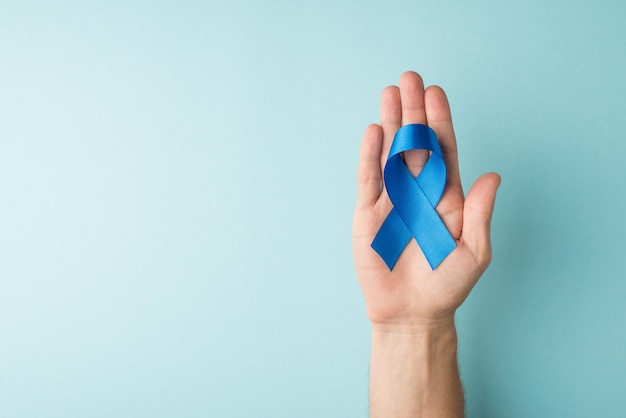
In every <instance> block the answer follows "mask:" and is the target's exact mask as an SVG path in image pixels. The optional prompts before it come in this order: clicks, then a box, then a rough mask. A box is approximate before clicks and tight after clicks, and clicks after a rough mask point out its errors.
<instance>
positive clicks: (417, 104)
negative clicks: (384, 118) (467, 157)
mask: <svg viewBox="0 0 626 418" xmlns="http://www.w3.org/2000/svg"><path fill="white" fill-rule="evenodd" d="M400 102H401V104H402V125H410V124H413V123H422V124H426V109H425V107H424V81H423V80H422V77H421V76H420V75H419V74H417V73H415V72H413V71H407V72H405V73H403V74H402V75H401V76H400ZM428 156H429V154H428V151H426V150H411V151H406V152H405V153H404V162H405V163H406V165H407V167H408V168H409V170H410V171H411V174H413V176H414V177H417V175H418V174H419V173H420V171H422V168H424V164H426V161H428Z"/></svg>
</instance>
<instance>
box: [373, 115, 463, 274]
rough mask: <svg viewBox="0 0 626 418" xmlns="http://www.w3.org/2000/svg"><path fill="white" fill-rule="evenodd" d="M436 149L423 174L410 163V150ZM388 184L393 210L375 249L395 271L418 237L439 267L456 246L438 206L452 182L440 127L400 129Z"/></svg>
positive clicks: (386, 175) (389, 162)
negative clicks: (415, 173) (438, 131)
mask: <svg viewBox="0 0 626 418" xmlns="http://www.w3.org/2000/svg"><path fill="white" fill-rule="evenodd" d="M414 149H422V150H428V151H432V152H431V154H430V158H429V159H428V161H427V162H426V164H425V165H424V168H423V169H422V171H421V172H420V173H419V175H418V176H417V177H413V175H412V174H411V172H410V171H409V169H408V167H407V166H406V164H405V163H404V159H403V158H402V153H403V152H404V151H409V150H414ZM384 179H385V187H386V188H387V194H388V195H389V199H390V200H391V203H393V209H392V210H391V212H390V213H389V215H387V219H385V222H383V224H382V226H381V227H380V229H379V230H378V233H377V234H376V237H375V238H374V241H373V242H372V248H373V249H374V250H375V251H376V252H377V253H378V254H379V255H380V256H381V257H382V259H383V260H384V261H385V264H387V267H389V270H393V267H394V266H395V265H396V262H397V261H398V258H400V255H401V254H402V252H403V251H404V248H405V247H406V246H407V244H408V243H409V241H410V240H411V238H413V237H414V238H415V240H416V241H417V243H418V244H419V246H420V248H421V249H422V252H423V253H424V255H425V256H426V260H428V264H430V267H431V268H432V269H433V270H434V269H436V268H437V266H438V265H439V264H440V263H441V262H442V261H443V259H444V258H446V257H447V256H448V254H450V253H451V252H452V250H454V249H455V248H456V242H455V241H454V239H453V238H452V236H451V235H450V232H448V230H447V228H446V226H445V225H444V223H443V221H442V220H441V218H440V217H439V215H438V214H437V212H436V211H435V208H436V207H437V205H438V204H439V200H440V199H441V196H442V195H443V190H444V188H445V186H446V164H445V162H444V160H443V155H442V154H441V148H440V147H439V141H437V135H436V134H435V131H433V130H432V129H431V128H429V127H428V126H426V125H421V124H413V125H405V126H403V127H401V128H400V129H398V132H396V136H395V137H394V139H393V143H392V144H391V149H390V150H389V157H388V158H387V163H386V164H385V172H384Z"/></svg>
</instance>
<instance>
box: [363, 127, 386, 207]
mask: <svg viewBox="0 0 626 418" xmlns="http://www.w3.org/2000/svg"><path fill="white" fill-rule="evenodd" d="M382 145H383V130H382V128H381V127H380V125H376V124H371V125H369V126H368V127H367V128H366V129H365V133H364V134H363V141H362V142H361V152H360V157H359V170H358V175H357V179H358V188H357V209H358V208H363V207H368V206H372V205H374V203H376V200H378V197H379V196H380V193H381V191H382V187H383V185H382V172H381V165H380V154H381V151H382Z"/></svg>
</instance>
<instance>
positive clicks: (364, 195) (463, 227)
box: [353, 72, 500, 327]
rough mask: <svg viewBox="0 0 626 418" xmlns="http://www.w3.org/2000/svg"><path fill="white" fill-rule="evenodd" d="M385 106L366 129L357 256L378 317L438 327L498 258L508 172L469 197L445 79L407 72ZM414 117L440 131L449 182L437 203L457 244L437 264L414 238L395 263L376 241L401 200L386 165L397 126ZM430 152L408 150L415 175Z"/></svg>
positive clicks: (372, 313)
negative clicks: (394, 197)
mask: <svg viewBox="0 0 626 418" xmlns="http://www.w3.org/2000/svg"><path fill="white" fill-rule="evenodd" d="M380 112H381V115H380V125H377V124H372V125H370V126H368V127H367V129H366V131H365V134H364V136H363V142H362V145H361V152H360V164H359V171H358V198H357V205H356V210H355V214H354V224H353V247H354V262H355V267H356V274H357V278H358V280H359V283H360V286H361V289H362V291H363V295H364V297H365V303H366V308H367V314H368V316H369V318H370V320H371V321H372V323H373V325H389V326H402V327H430V326H437V325H438V324H440V323H444V322H446V323H449V322H450V321H451V320H452V321H453V318H454V312H455V311H456V309H457V308H458V307H459V306H460V305H461V303H463V301H464V300H465V298H466V297H467V295H468V294H469V292H470V291H471V289H472V288H473V286H474V285H475V284H476V282H477V281H478V279H479V278H480V276H481V274H482V273H483V272H484V271H485V269H486V268H487V266H488V265H489V263H490V261H491V242H490V224H491V215H492V212H493V206H494V201H495V196H496V190H497V189H498V186H499V184H500V176H499V175H497V174H495V173H489V174H484V175H483V176H481V177H480V178H479V179H478V180H476V182H475V183H474V185H473V186H472V187H471V189H470V191H469V193H468V195H467V198H464V195H463V188H462V186H461V179H460V176H459V166H458V157H457V146H456V138H455V135H454V130H453V128H452V118H451V114H450V107H449V104H448V100H447V98H446V95H445V93H444V91H443V90H442V89H441V88H439V87H437V86H431V87H429V88H428V89H426V90H424V84H423V81H422V78H421V77H420V76H419V74H417V73H414V72H406V73H404V74H402V76H401V77H400V87H399V88H398V87H396V86H390V87H387V88H386V89H385V90H384V91H383V93H382V97H381V110H380ZM414 123H421V124H426V125H428V126H430V127H431V128H432V129H433V130H434V131H435V133H436V134H437V138H438V139H439V143H440V145H441V150H442V153H443V157H444V160H445V162H446V166H447V182H446V186H445V191H444V194H443V196H442V198H441V200H440V202H439V205H438V206H437V208H436V210H437V213H438V214H439V216H440V217H441V219H442V220H443V222H444V224H445V225H446V227H447V228H448V231H449V232H450V234H451V235H452V237H453V238H454V239H455V241H456V242H457V247H456V249H455V250H454V251H452V253H450V255H449V256H448V257H447V258H446V259H445V260H443V262H442V263H441V264H440V265H439V266H438V267H437V268H436V269H435V270H431V268H430V266H429V264H428V262H427V261H426V258H425V257H424V255H423V253H422V251H421V250H420V248H419V247H418V244H417V243H416V242H415V239H411V241H410V243H409V245H407V247H406V248H405V249H404V251H403V253H402V255H401V256H400V258H399V260H398V262H397V264H396V265H395V267H394V269H393V271H389V269H388V267H387V266H386V264H385V263H384V261H383V260H382V258H381V257H380V256H379V255H378V253H376V252H375V251H374V250H373V249H372V248H371V243H372V240H373V239H374V237H375V236H376V233H377V232H378V230H379V228H380V226H381V225H382V223H383V221H384V220H385V218H386V217H387V215H388V214H389V212H390V211H391V209H392V207H393V206H392V203H391V201H390V200H389V197H388V196H387V192H386V190H385V187H384V183H383V179H382V172H383V169H384V166H385V162H386V160H387V155H388V154H389V148H390V147H391V143H392V142H393V138H394V135H395V133H396V131H397V130H398V128H400V127H401V126H403V125H407V124H414ZM428 157H429V154H428V151H425V150H412V151H408V152H405V153H404V159H405V162H406V164H407V166H408V167H409V169H410V171H411V173H412V174H413V176H417V175H418V174H419V172H420V170H421V169H422V167H423V166H424V164H425V163H426V161H427V160H428Z"/></svg>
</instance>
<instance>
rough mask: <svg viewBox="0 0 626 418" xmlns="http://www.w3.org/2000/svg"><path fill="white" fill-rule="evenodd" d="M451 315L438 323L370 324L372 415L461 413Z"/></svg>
mask: <svg viewBox="0 0 626 418" xmlns="http://www.w3.org/2000/svg"><path fill="white" fill-rule="evenodd" d="M456 356H457V336H456V329H455V326H454V319H450V320H448V321H444V322H443V323H440V324H437V325H429V326H426V327H424V326H406V325H373V327H372V353H371V362H370V390H369V396H370V416H371V417H372V418H388V417H394V418H404V417H411V418H414V417H431V418H439V417H445V418H448V417H454V418H458V417H463V416H464V399H463V387H462V386H461V379H460V376H459V371H458V365H457V357H456Z"/></svg>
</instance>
